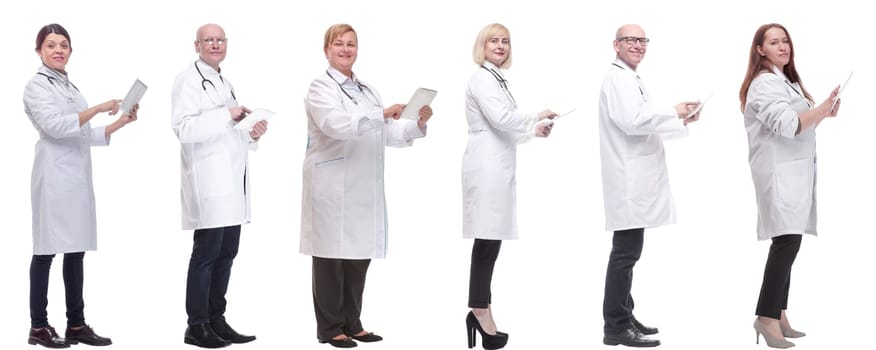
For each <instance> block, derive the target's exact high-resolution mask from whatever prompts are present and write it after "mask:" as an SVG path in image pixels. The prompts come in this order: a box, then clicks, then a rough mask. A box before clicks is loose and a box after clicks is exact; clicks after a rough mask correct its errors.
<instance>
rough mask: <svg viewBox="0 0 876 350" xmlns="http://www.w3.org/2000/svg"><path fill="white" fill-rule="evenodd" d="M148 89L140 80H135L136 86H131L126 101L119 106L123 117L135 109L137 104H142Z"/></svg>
mask: <svg viewBox="0 0 876 350" xmlns="http://www.w3.org/2000/svg"><path fill="white" fill-rule="evenodd" d="M146 89H147V87H146V84H143V82H142V81H140V79H137V80H134V85H132V86H131V89H130V90H128V94H127V95H125V99H124V100H122V104H121V105H119V111H120V112H122V114H121V115H125V113H126V112H128V111H130V110H131V108H134V105H135V104H138V103H140V99H142V98H143V95H144V94H146Z"/></svg>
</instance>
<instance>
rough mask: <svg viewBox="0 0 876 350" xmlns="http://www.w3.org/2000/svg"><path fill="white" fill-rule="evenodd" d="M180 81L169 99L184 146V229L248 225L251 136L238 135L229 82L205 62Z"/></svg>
mask: <svg viewBox="0 0 876 350" xmlns="http://www.w3.org/2000/svg"><path fill="white" fill-rule="evenodd" d="M197 64H198V67H199V68H200V69H201V73H203V74H204V78H206V79H209V80H210V81H211V82H212V83H213V85H210V83H209V82H205V83H203V85H202V78H201V76H200V75H198V72H197V70H196V69H195V65H194V63H193V64H190V65H189V67H188V69H186V70H184V71H183V72H182V73H180V74H179V75H177V77H176V80H175V81H174V83H173V95H172V99H171V109H172V123H171V124H172V127H173V131H174V132H175V133H176V136H177V138H179V142H180V158H181V163H180V170H181V179H180V184H181V190H180V195H181V199H182V229H183V230H197V229H203V228H216V227H226V226H234V225H240V224H243V223H249V222H250V207H249V201H250V199H249V198H250V196H249V195H250V188H249V181H250V176H248V172H247V151H248V150H249V148H254V147H255V141H254V140H253V139H252V137H250V135H249V132H246V131H241V130H237V129H234V125H235V122H234V121H233V120H232V119H231V113H230V112H229V111H228V107H230V106H237V101H236V100H235V98H234V97H233V92H232V91H233V87H232V86H231V83H230V82H229V81H228V79H226V78H224V77H221V76H220V75H219V72H217V71H216V70H215V69H213V68H212V67H210V66H209V65H208V64H207V63H205V62H204V61H200V60H199V61H198V62H197Z"/></svg>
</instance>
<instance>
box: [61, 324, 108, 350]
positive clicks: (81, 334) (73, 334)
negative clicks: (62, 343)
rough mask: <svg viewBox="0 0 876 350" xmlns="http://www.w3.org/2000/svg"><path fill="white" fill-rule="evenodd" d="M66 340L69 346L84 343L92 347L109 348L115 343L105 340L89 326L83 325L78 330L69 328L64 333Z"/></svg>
mask: <svg viewBox="0 0 876 350" xmlns="http://www.w3.org/2000/svg"><path fill="white" fill-rule="evenodd" d="M64 338H66V339H67V344H71V345H75V344H79V343H82V344H86V345H91V346H107V345H110V344H112V343H113V341H112V339H110V338H104V337H101V336H99V335H97V333H94V330H93V329H91V327H90V326H89V325H83V326H82V327H81V328H78V329H77V328H75V327H73V328H71V327H67V330H66V331H65V332H64Z"/></svg>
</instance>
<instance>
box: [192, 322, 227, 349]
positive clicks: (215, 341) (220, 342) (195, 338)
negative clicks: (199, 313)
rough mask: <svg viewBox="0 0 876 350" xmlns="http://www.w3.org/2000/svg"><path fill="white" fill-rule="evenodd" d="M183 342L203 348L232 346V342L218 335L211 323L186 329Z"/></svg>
mask: <svg viewBox="0 0 876 350" xmlns="http://www.w3.org/2000/svg"><path fill="white" fill-rule="evenodd" d="M183 341H184V342H185V343H186V344H189V345H194V346H200V347H202V348H223V347H226V346H229V345H231V342H230V341H228V340H225V339H222V338H220V337H219V336H218V335H216V332H214V331H213V327H210V324H209V323H201V324H196V325H193V326H189V327H188V328H186V336H185V339H184V340H183Z"/></svg>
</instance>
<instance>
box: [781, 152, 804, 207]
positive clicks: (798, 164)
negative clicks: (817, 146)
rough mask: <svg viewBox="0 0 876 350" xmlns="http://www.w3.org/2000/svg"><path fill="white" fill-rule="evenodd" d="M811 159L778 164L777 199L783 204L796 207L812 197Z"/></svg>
mask: <svg viewBox="0 0 876 350" xmlns="http://www.w3.org/2000/svg"><path fill="white" fill-rule="evenodd" d="M811 165H812V160H811V159H799V160H792V161H789V162H783V163H779V164H776V175H775V181H776V199H777V200H778V201H779V203H782V204H783V206H785V207H788V208H796V207H798V206H801V205H805V204H806V203H808V199H810V198H812V184H811V182H810V179H811V178H812V174H811V172H812V170H811Z"/></svg>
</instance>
